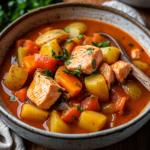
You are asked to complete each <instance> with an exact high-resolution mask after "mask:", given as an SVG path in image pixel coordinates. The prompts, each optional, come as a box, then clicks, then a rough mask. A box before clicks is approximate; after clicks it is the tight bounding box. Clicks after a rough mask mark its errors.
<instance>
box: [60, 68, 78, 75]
mask: <svg viewBox="0 0 150 150" xmlns="http://www.w3.org/2000/svg"><path fill="white" fill-rule="evenodd" d="M65 68H66V67H65ZM66 69H67V68H66ZM62 71H63V72H65V73H66V74H72V75H77V76H78V77H80V75H81V72H80V70H75V71H74V72H70V71H69V70H68V69H67V70H62Z"/></svg>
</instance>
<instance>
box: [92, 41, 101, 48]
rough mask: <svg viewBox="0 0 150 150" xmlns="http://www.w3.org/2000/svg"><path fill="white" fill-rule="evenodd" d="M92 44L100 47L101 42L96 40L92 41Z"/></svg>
mask: <svg viewBox="0 0 150 150" xmlns="http://www.w3.org/2000/svg"><path fill="white" fill-rule="evenodd" d="M92 44H93V45H94V46H96V47H100V46H101V45H102V43H100V42H97V43H93V42H92Z"/></svg>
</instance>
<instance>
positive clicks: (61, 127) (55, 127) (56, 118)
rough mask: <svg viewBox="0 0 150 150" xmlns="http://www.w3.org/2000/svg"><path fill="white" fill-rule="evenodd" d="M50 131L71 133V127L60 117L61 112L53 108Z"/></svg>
mask: <svg viewBox="0 0 150 150" xmlns="http://www.w3.org/2000/svg"><path fill="white" fill-rule="evenodd" d="M50 131H52V132H58V133H70V132H71V129H70V127H69V126H68V125H67V124H66V123H65V122H64V121H63V120H62V119H61V118H60V115H59V113H58V112H57V111H56V110H53V111H52V113H51V117H50Z"/></svg>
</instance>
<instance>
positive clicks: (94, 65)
mask: <svg viewBox="0 0 150 150" xmlns="http://www.w3.org/2000/svg"><path fill="white" fill-rule="evenodd" d="M92 66H93V69H95V67H96V60H95V59H93V60H92Z"/></svg>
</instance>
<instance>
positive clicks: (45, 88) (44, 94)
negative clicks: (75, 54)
mask: <svg viewBox="0 0 150 150" xmlns="http://www.w3.org/2000/svg"><path fill="white" fill-rule="evenodd" d="M64 90H65V89H64V88H62V87H61V86H59V85H58V84H57V83H56V82H55V81H54V80H53V79H52V78H51V77H47V76H45V75H41V73H39V72H36V73H35V76H34V79H33V81H32V83H31V85H30V86H29V88H28V91H27V96H28V98H29V99H30V100H31V101H32V102H33V103H35V104H36V105H37V106H38V107H39V108H42V109H49V108H50V107H51V106H52V105H53V104H54V103H55V102H56V101H57V99H58V98H59V96H60V95H61V94H62V93H61V92H62V91H64Z"/></svg>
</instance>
